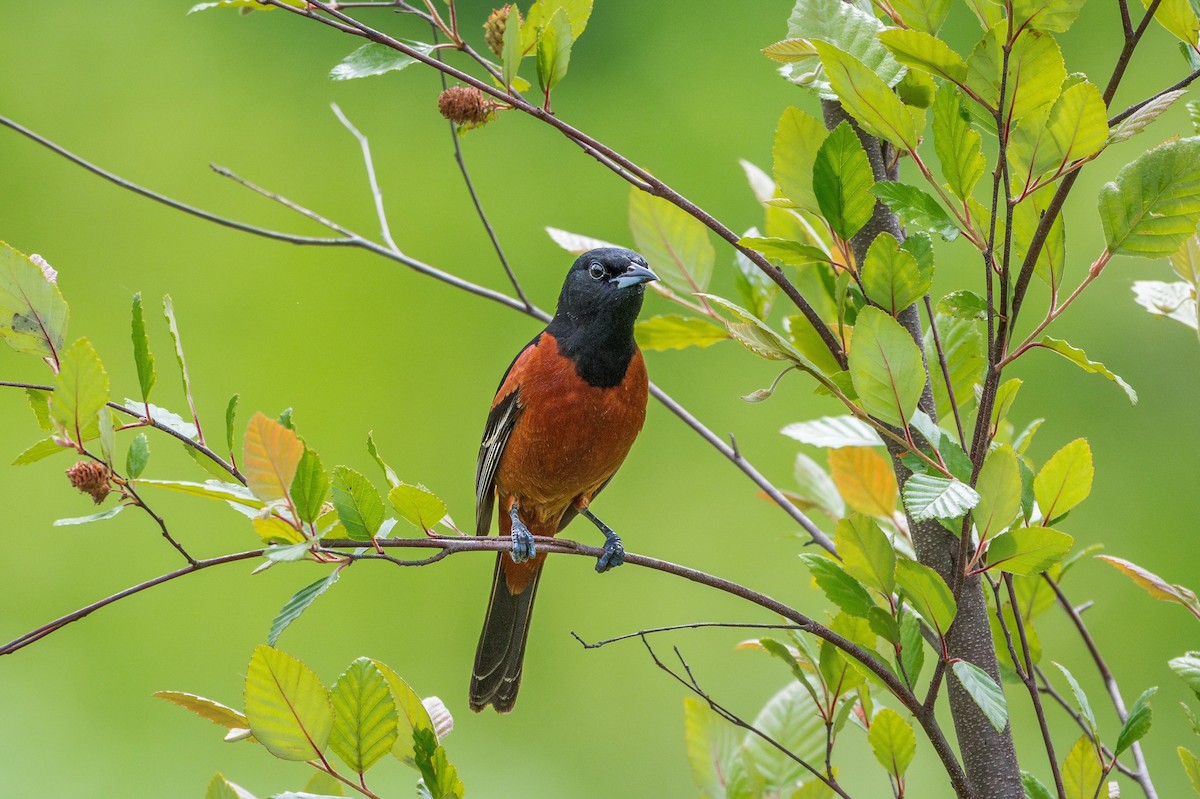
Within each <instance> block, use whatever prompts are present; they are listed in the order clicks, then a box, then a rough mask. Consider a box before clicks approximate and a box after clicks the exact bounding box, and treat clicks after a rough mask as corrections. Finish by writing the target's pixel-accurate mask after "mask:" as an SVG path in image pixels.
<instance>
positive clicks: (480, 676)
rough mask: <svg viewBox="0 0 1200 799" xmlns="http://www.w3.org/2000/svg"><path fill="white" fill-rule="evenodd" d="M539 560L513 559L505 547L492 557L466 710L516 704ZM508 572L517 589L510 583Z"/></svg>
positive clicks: (505, 709) (499, 708) (503, 709)
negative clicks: (493, 566)
mask: <svg viewBox="0 0 1200 799" xmlns="http://www.w3.org/2000/svg"><path fill="white" fill-rule="evenodd" d="M544 560H545V555H541V556H540V557H537V558H536V559H535V560H533V561H530V562H528V563H522V564H516V563H513V562H512V559H511V558H510V557H509V555H508V553H506V552H501V553H499V555H498V556H497V558H496V573H495V576H494V577H493V578H492V597H491V600H490V601H489V603H488V611H487V618H486V619H485V620H484V622H483V632H482V633H481V634H480V636H479V646H478V648H477V649H476V650H475V668H474V669H473V671H472V672H471V710H474V711H476V712H478V711H480V710H483V709H484V708H485V707H487V706H488V705H492V706H494V707H495V708H496V710H497V712H499V713H507V712H509V711H510V710H512V709H513V705H515V704H516V701H517V689H518V688H520V687H521V663H522V661H523V660H524V659H525V641H526V639H527V638H528V637H529V622H530V620H531V619H532V618H533V597H534V595H535V594H536V593H537V584H538V578H539V577H540V576H541V573H542V564H543V563H544ZM509 572H511V573H512V574H511V578H512V579H511V582H512V583H513V587H515V588H517V591H516V593H514V592H513V588H510V574H509Z"/></svg>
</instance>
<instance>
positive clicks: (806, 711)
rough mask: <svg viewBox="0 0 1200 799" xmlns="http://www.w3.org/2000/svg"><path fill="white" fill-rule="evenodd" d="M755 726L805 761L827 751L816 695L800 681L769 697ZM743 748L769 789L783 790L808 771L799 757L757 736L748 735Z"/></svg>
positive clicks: (812, 759)
mask: <svg viewBox="0 0 1200 799" xmlns="http://www.w3.org/2000/svg"><path fill="white" fill-rule="evenodd" d="M753 726H754V728H755V729H756V730H762V731H763V732H764V733H765V734H766V735H768V736H770V737H771V738H773V739H774V740H776V741H778V742H779V743H780V744H781V745H782V746H783V747H784V748H785V749H786V750H787V751H788V752H791V753H793V754H795V755H796V756H797V757H799V758H800V759H802V760H806V761H808V762H814V761H815V760H816V759H817V758H819V757H820V755H821V753H822V752H824V746H825V725H824V724H823V723H822V722H821V717H820V715H818V713H817V707H816V703H815V702H814V701H813V698H812V697H811V696H810V695H809V693H808V692H807V691H806V690H805V689H804V687H803V686H802V685H800V683H798V682H793V683H790V684H789V685H787V686H786V687H784V688H783V689H782V690H780V691H779V692H778V693H776V694H775V695H774V696H773V697H771V698H770V699H769V700H767V703H766V705H764V706H763V709H762V710H761V711H760V712H759V713H758V715H757V716H755V719H754V722H753ZM742 749H743V751H745V753H746V756H747V758H748V759H749V760H750V762H751V763H752V764H753V767H754V769H755V771H757V772H758V774H759V775H760V776H761V777H762V779H763V783H764V785H763V789H764V790H765V791H771V792H782V791H783V790H785V789H787V788H789V787H791V786H794V785H795V784H796V783H797V782H798V781H799V780H800V779H801V778H802V777H804V776H805V775H807V774H808V771H807V770H806V769H805V768H804V767H803V766H801V765H800V764H799V763H797V762H796V760H795V759H793V758H792V757H791V756H789V755H787V754H784V753H783V752H781V751H780V750H779V749H777V748H776V747H774V746H772V745H771V744H768V743H766V742H765V741H763V739H762V738H760V737H758V736H757V735H753V734H748V735H747V736H746V738H745V740H744V741H743V743H742Z"/></svg>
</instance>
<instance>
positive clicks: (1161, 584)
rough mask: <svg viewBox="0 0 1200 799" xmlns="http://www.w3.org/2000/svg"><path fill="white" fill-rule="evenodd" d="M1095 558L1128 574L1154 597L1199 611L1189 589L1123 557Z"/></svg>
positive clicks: (1197, 602)
mask: <svg viewBox="0 0 1200 799" xmlns="http://www.w3.org/2000/svg"><path fill="white" fill-rule="evenodd" d="M1097 558H1098V559H1099V560H1102V561H1104V562H1106V563H1108V564H1109V565H1110V566H1112V567H1113V568H1115V569H1117V570H1118V571H1120V572H1121V573H1122V574H1124V575H1126V576H1128V577H1129V578H1130V579H1131V580H1133V581H1134V582H1135V583H1137V584H1138V585H1140V586H1141V587H1142V588H1144V589H1146V592H1147V593H1148V594H1150V596H1152V597H1154V598H1155V599H1162V600H1165V601H1167V602H1175V603H1177V604H1180V605H1183V606H1184V607H1185V608H1189V609H1190V610H1192V612H1193V613H1196V612H1200V601H1198V600H1197V599H1196V594H1195V593H1194V592H1193V591H1192V590H1191V589H1189V588H1185V587H1184V586H1182V585H1176V584H1172V583H1168V582H1167V581H1166V580H1164V579H1163V578H1161V577H1159V576H1158V575H1157V574H1155V573H1154V572H1152V571H1149V570H1147V569H1143V568H1142V567H1141V566H1139V565H1137V564H1136V563H1130V562H1129V561H1127V560H1124V559H1123V558H1114V557H1112V556H1111V555H1097Z"/></svg>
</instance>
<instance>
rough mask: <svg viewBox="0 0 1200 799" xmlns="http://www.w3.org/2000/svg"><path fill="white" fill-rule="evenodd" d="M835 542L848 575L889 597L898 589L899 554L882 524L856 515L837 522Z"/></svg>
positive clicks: (861, 515) (867, 517)
mask: <svg viewBox="0 0 1200 799" xmlns="http://www.w3.org/2000/svg"><path fill="white" fill-rule="evenodd" d="M836 541H837V551H838V555H840V556H841V558H842V566H843V568H844V569H845V570H846V573H847V574H848V575H850V576H851V577H853V578H855V579H857V580H860V581H862V582H863V583H864V584H866V585H868V586H870V587H871V588H874V589H876V590H877V591H879V592H880V593H882V594H884V595H885V596H888V597H890V596H891V595H892V592H893V591H894V590H895V589H896V551H895V550H894V549H893V548H892V542H891V541H889V540H888V538H887V535H885V534H884V532H883V530H882V529H881V528H880V527H879V524H878V523H877V522H876V521H875V520H874V519H872V518H871V517H870V516H865V515H863V514H859V513H856V514H854V515H853V516H851V517H849V518H847V519H842V520H841V521H839V522H838V526H837V533H836Z"/></svg>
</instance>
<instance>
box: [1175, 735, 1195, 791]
mask: <svg viewBox="0 0 1200 799" xmlns="http://www.w3.org/2000/svg"><path fill="white" fill-rule="evenodd" d="M1175 751H1176V752H1177V753H1178V754H1179V762H1181V763H1182V764H1183V771H1184V773H1185V774H1187V778H1188V783H1189V784H1190V785H1191V786H1192V790H1193V791H1195V792H1196V795H1197V796H1200V760H1197V759H1196V756H1195V755H1193V754H1192V753H1191V751H1190V750H1188V749H1187V748H1185V747H1182V746H1180V747H1178V748H1177V749H1176V750H1175Z"/></svg>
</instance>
